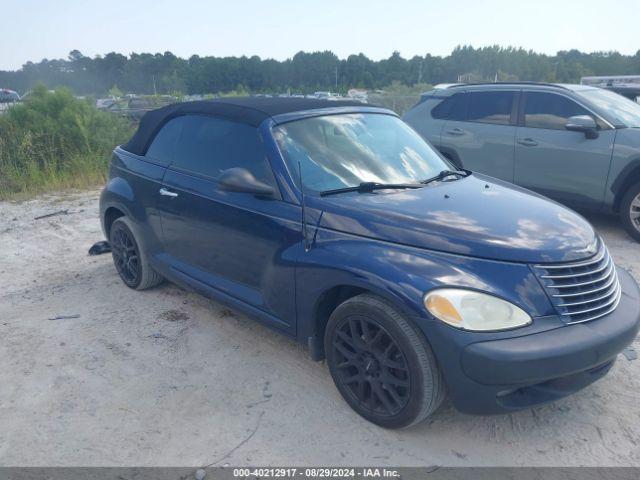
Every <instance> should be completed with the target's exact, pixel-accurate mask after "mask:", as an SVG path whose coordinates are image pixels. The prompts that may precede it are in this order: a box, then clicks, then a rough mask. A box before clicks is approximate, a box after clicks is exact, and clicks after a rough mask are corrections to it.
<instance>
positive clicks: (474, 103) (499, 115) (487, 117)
mask: <svg viewBox="0 0 640 480" xmlns="http://www.w3.org/2000/svg"><path fill="white" fill-rule="evenodd" d="M514 98H515V92H471V98H470V99H469V108H468V109H467V117H466V120H467V121H468V122H479V123H493V124H497V125H509V123H510V121H511V111H512V109H513V99H514Z"/></svg>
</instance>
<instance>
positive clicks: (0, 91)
mask: <svg viewBox="0 0 640 480" xmlns="http://www.w3.org/2000/svg"><path fill="white" fill-rule="evenodd" d="M19 101H20V95H18V92H14V91H13V90H9V89H8V88H0V103H16V102H19Z"/></svg>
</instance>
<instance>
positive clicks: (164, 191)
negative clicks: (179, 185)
mask: <svg viewBox="0 0 640 480" xmlns="http://www.w3.org/2000/svg"><path fill="white" fill-rule="evenodd" d="M160 195H164V196H165V197H171V198H175V197H177V196H178V194H177V193H176V192H170V191H169V190H167V189H166V188H161V189H160Z"/></svg>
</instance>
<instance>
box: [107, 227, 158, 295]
mask: <svg viewBox="0 0 640 480" xmlns="http://www.w3.org/2000/svg"><path fill="white" fill-rule="evenodd" d="M133 231H134V227H133V222H132V221H131V220H130V219H129V218H127V217H120V218H117V219H116V220H115V221H114V222H113V224H112V225H111V229H110V230H109V243H110V244H111V252H112V256H113V263H114V265H115V267H116V270H117V272H118V275H120V278H121V279H122V281H123V282H124V283H125V285H126V286H128V287H129V288H133V289H134V290H146V289H147V288H151V287H155V286H156V285H158V284H160V283H162V281H163V280H164V279H163V278H162V276H160V275H159V274H158V273H157V272H156V271H155V270H154V269H153V268H152V267H151V265H150V264H149V257H148V255H147V252H146V250H145V248H144V247H143V244H142V242H140V241H139V239H138V238H136V236H135V234H134V233H133Z"/></svg>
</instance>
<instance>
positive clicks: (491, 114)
mask: <svg viewBox="0 0 640 480" xmlns="http://www.w3.org/2000/svg"><path fill="white" fill-rule="evenodd" d="M518 95H519V92H518V91H517V90H513V89H512V90H509V89H505V90H490V91H467V92H461V93H459V94H456V95H455V96H456V97H458V99H457V103H456V105H455V106H454V107H453V108H452V111H451V113H450V120H449V121H447V122H446V123H445V125H444V127H443V129H442V135H441V142H440V143H441V151H442V152H443V153H444V154H445V155H447V153H449V155H450V156H452V157H453V158H451V159H452V160H453V161H454V162H456V163H459V165H460V166H462V167H464V168H467V169H469V170H473V171H477V172H481V173H485V174H487V175H491V176H492V177H496V178H501V179H503V180H507V181H509V182H512V181H513V145H514V140H515V134H516V127H515V124H516V118H517V108H516V105H517V102H516V100H517V97H518ZM456 157H457V158H456Z"/></svg>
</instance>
